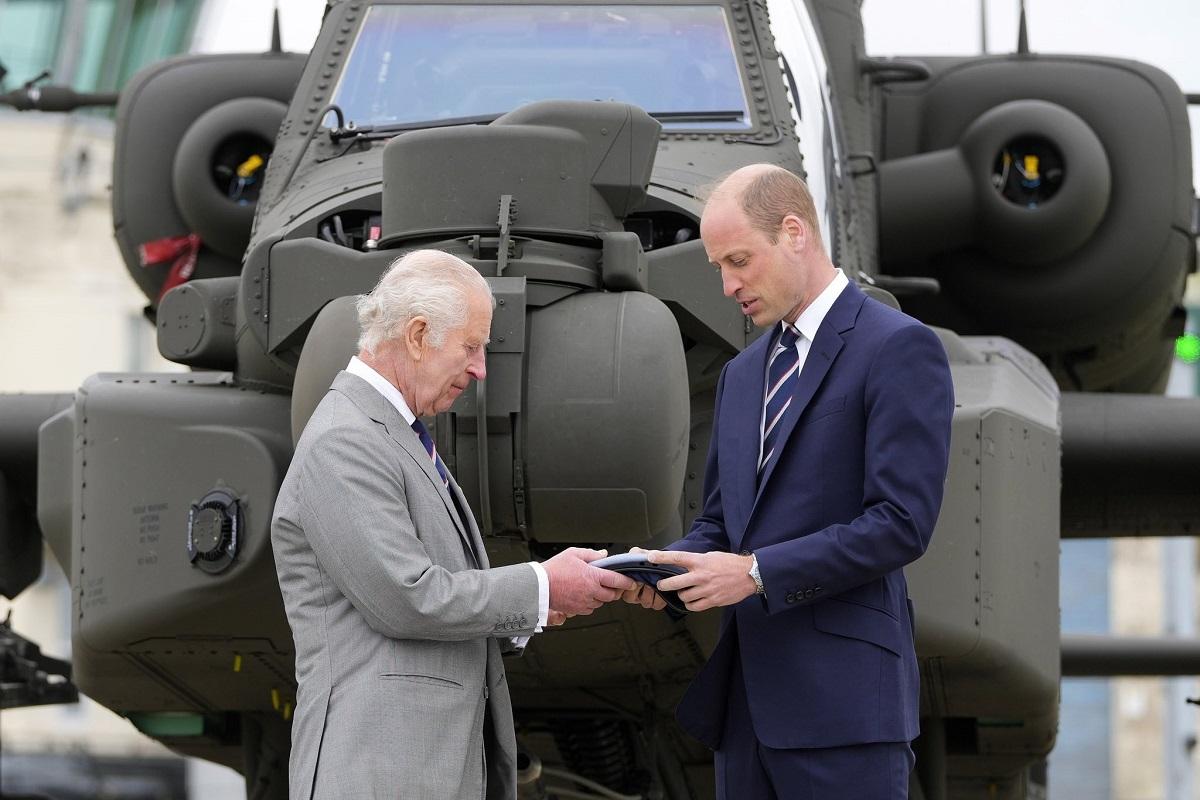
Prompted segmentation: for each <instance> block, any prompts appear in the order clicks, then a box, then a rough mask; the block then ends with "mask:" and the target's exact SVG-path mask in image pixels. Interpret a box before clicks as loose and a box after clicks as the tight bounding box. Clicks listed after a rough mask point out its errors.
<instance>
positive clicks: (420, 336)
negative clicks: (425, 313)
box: [401, 316, 429, 362]
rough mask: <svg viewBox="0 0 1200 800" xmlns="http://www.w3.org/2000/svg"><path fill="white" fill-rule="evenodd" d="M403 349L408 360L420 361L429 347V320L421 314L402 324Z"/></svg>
mask: <svg viewBox="0 0 1200 800" xmlns="http://www.w3.org/2000/svg"><path fill="white" fill-rule="evenodd" d="M401 340H402V341H403V342H404V350H405V352H406V353H408V358H409V360H410V361H414V362H416V361H420V360H421V359H422V358H423V357H424V356H425V351H426V350H427V349H428V347H429V320H427V319H425V318H424V317H421V316H416V317H413V318H412V319H410V320H409V321H408V322H407V323H406V324H405V326H404V336H403V337H401Z"/></svg>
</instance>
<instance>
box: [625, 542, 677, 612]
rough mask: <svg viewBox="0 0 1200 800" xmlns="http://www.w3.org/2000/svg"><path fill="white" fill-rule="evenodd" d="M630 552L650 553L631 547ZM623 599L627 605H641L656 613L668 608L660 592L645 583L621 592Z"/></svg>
mask: <svg viewBox="0 0 1200 800" xmlns="http://www.w3.org/2000/svg"><path fill="white" fill-rule="evenodd" d="M629 552H631V553H647V552H649V551H648V550H643V549H642V548H640V547H631V548H629ZM621 599H622V600H624V601H625V602H626V603H632V604H633V605H640V606H641V607H642V608H651V609H654V610H655V611H662V610H663V609H664V608H666V607H667V603H666V601H665V600H663V599H662V596H661V595H660V594H659V593H658V592H656V591H654V587H653V586H649V585H647V584H645V583H638V584H637V585H636V586H634V587H633V588H632V589H626V590H625V591H623V592H621Z"/></svg>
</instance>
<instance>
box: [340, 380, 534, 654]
mask: <svg viewBox="0 0 1200 800" xmlns="http://www.w3.org/2000/svg"><path fill="white" fill-rule="evenodd" d="M346 372H349V373H350V374H351V375H357V376H358V377H360V378H362V379H363V380H364V381H366V382H367V383H369V384H371V386H373V387H374V388H375V390H376V391H377V392H379V393H380V394H381V395H383V396H384V398H385V399H386V400H387V401H388V402H389V403H391V404H392V405H393V406H395V407H396V410H397V411H399V412H400V416H402V417H404V421H405V422H407V423H408V424H409V425H410V426H411V425H412V424H413V422H415V421H416V419H417V415H416V414H414V413H413V412H412V410H411V409H409V407H408V402H407V401H405V399H404V395H402V394H400V390H399V389H397V388H396V387H395V386H394V385H393V384H392V383H391V381H389V380H388V379H387V378H385V377H383V376H382V375H380V374H379V373H378V372H376V371H375V370H374V369H372V368H371V367H370V366H368V365H367V364H366V363H365V362H363V361H361V360H360V359H359V358H358V356H351V357H350V363H349V364H347V365H346ZM526 563H528V564H529V566H531V567H533V571H534V572H535V573H536V574H537V581H538V622H537V627H536V628H535V629H534V632H536V633H541V632H542V628H544V627H545V626H546V620H547V618H548V617H549V615H550V577H549V576H548V575H547V574H546V568H545V567H543V566H542V565H541V564H539V563H537V562H536V561H528V562H526ZM512 640H513V642H514V643H515V644H516V645H517V647H524V646H525V643H526V642H528V641H529V637H528V636H514V637H512Z"/></svg>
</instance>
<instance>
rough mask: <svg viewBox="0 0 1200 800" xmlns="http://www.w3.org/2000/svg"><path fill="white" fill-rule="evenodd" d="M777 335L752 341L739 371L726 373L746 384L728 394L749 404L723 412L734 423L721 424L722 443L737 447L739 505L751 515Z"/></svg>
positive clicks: (734, 383) (734, 381)
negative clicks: (771, 355)
mask: <svg viewBox="0 0 1200 800" xmlns="http://www.w3.org/2000/svg"><path fill="white" fill-rule="evenodd" d="M773 339H774V337H773V336H769V335H766V336H760V337H758V339H757V340H756V341H755V342H754V344H752V345H750V348H749V350H748V351H747V353H746V356H747V357H746V358H744V359H741V361H740V363H739V362H735V363H734V364H733V366H734V367H736V371H734V372H732V374H730V375H728V376H727V377H726V380H727V381H731V382H732V383H731V385H732V386H742V387H745V388H744V389H741V390H734V391H733V392H731V393H728V395H727V396H729V397H730V398H731V399H732V398H744V400H743V401H742V402H743V403H745V405H744V406H743V407H741V408H735V409H733V411H734V413H732V414H729V415H723V419H722V424H724V422H725V421H726V420H728V421H729V422H731V423H733V424H732V425H730V426H729V428H726V427H722V428H721V441H720V442H719V443H718V446H719V447H725V446H727V443H728V445H732V447H733V449H734V460H733V464H734V471H733V476H732V479H733V481H734V482H735V484H734V485H735V486H736V490H735V491H736V494H737V503H738V508H740V509H741V511H742V513H743V514H744V515H746V516H747V517H748V516H749V515H750V510H751V509H752V508H753V507H754V494H755V489H756V486H757V476H758V451H759V444H760V442H761V440H762V431H761V428H762V399H763V392H764V391H765V387H764V384H765V383H766V375H767V353H768V352H769V348H770V345H771V340H773Z"/></svg>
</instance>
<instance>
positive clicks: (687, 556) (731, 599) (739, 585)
mask: <svg viewBox="0 0 1200 800" xmlns="http://www.w3.org/2000/svg"><path fill="white" fill-rule="evenodd" d="M646 558H647V560H649V561H650V562H651V563H653V564H675V565H676V566H680V567H683V568H684V569H686V570H687V572H685V573H684V574H682V575H675V576H673V577H670V578H664V579H662V580H660V581H659V582H658V588H659V589H660V590H662V591H674V592H678V593H679V599H680V600H682V601H683V602H684V605H686V606H687V609H688V611H704V610H705V609H707V608H716V607H718V606H731V605H733V604H734V603H740V602H741V601H743V600H745V599H746V598H747V597H749V596H750V595H752V594H754V593H755V592H756V591H757V587H756V586H755V585H754V579H753V578H751V577H750V556H739V555H734V554H733V553H720V552H711V553H688V552H685V551H682V550H651V551H650V552H649V553H647V554H646Z"/></svg>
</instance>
